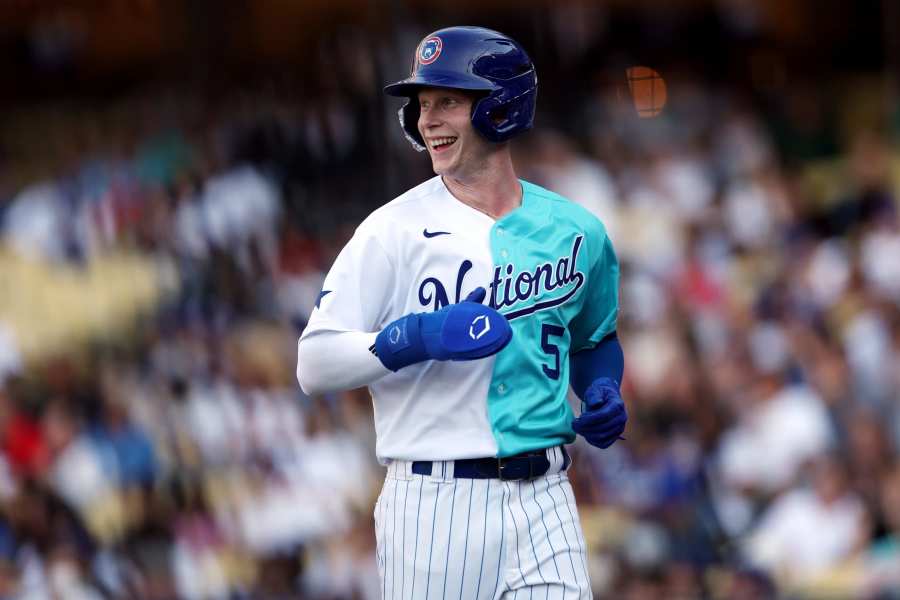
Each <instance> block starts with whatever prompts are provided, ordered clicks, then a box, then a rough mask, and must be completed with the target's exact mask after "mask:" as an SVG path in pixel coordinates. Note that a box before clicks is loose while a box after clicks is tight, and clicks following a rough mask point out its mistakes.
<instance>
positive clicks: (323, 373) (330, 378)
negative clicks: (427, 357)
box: [297, 331, 390, 395]
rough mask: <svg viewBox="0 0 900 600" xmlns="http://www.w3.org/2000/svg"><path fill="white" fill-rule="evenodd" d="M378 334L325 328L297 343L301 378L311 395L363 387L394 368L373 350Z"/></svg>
mask: <svg viewBox="0 0 900 600" xmlns="http://www.w3.org/2000/svg"><path fill="white" fill-rule="evenodd" d="M376 335H377V333H365V332H361V331H321V332H317V333H315V334H313V335H309V336H305V337H303V338H301V340H300V341H299V342H298V344H297V380H298V381H299V382H300V387H301V388H302V389H303V391H304V392H305V393H307V394H309V395H315V394H324V393H327V392H335V391H339V390H349V389H353V388H358V387H362V386H365V385H368V384H370V383H372V382H373V381H376V380H378V379H381V378H382V377H384V376H385V375H387V374H388V373H390V371H389V370H388V369H387V368H386V367H385V366H384V365H383V364H381V361H380V360H378V358H377V357H376V356H375V355H374V354H372V353H371V352H370V351H369V348H370V347H371V346H372V345H373V344H374V343H375V336H376Z"/></svg>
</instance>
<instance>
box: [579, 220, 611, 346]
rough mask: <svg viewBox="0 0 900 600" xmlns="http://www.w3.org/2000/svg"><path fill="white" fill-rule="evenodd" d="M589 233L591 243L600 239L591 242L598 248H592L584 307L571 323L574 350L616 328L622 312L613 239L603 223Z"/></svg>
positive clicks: (594, 344) (594, 341)
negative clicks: (617, 319) (619, 314)
mask: <svg viewBox="0 0 900 600" xmlns="http://www.w3.org/2000/svg"><path fill="white" fill-rule="evenodd" d="M589 235H591V237H592V238H593V239H592V240H589V242H588V243H589V244H590V242H591V241H594V240H596V241H594V244H591V245H592V246H594V247H595V251H594V252H590V260H591V264H590V270H589V271H588V276H587V277H588V281H587V288H586V290H585V293H584V296H583V300H582V305H581V310H580V312H579V313H578V314H577V315H576V316H575V318H574V319H572V322H571V323H570V324H569V332H570V334H571V336H572V345H571V350H570V352H571V353H572V354H574V353H575V352H579V351H581V350H585V349H589V348H593V347H594V346H596V345H597V343H598V342H599V341H600V340H602V339H603V338H604V337H606V336H607V335H609V334H610V333H612V332H613V331H615V330H616V318H617V316H618V312H619V261H618V259H617V258H616V253H615V250H614V249H613V245H612V242H611V241H610V239H609V236H608V235H606V231H605V229H604V228H603V227H602V225H600V227H599V231H596V230H595V231H593V232H591V233H590V234H589Z"/></svg>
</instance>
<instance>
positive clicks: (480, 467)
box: [412, 446, 571, 481]
mask: <svg viewBox="0 0 900 600" xmlns="http://www.w3.org/2000/svg"><path fill="white" fill-rule="evenodd" d="M559 448H560V450H562V455H563V470H565V469H566V467H568V466H569V463H570V462H571V461H570V459H569V453H568V452H566V449H565V447H564V446H560V447H559ZM550 450H551V449H550V448H548V449H545V450H533V451H531V452H523V453H521V454H516V455H514V456H507V457H505V458H463V459H460V460H455V461H453V476H454V477H459V478H461V479H503V480H504V481H516V480H520V479H534V478H535V477H540V476H541V475H543V474H544V473H546V472H547V471H549V470H550V459H549V458H547V452H549V451H550ZM433 464H434V463H432V462H431V461H430V460H417V461H415V462H413V464H412V472H413V473H415V474H417V475H431V474H432V473H431V470H432V465H433Z"/></svg>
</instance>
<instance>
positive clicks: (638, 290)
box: [0, 0, 900, 600]
mask: <svg viewBox="0 0 900 600" xmlns="http://www.w3.org/2000/svg"><path fill="white" fill-rule="evenodd" d="M452 24H480V25H485V26H489V27H493V28H496V29H500V30H502V31H504V32H506V33H508V34H510V35H512V36H513V37H515V38H517V39H519V40H520V41H521V42H522V43H523V44H524V45H525V46H526V47H527V48H528V49H529V50H530V52H531V54H532V57H533V59H534V61H535V63H536V65H537V70H538V74H539V79H540V91H539V94H538V102H539V114H538V117H537V120H536V124H537V128H536V130H535V131H534V132H532V133H530V134H528V135H526V136H524V137H523V138H521V139H519V140H518V141H517V142H516V143H515V149H516V160H517V164H518V167H519V169H520V173H521V175H522V176H523V177H524V178H526V179H529V180H531V181H533V182H536V183H538V184H541V185H545V186H547V187H549V188H551V189H553V190H555V191H557V192H559V193H561V194H563V195H566V196H568V197H570V198H571V199H572V200H574V201H576V202H579V203H582V204H584V205H585V206H586V207H587V208H589V209H590V210H592V211H593V212H595V213H596V214H597V215H598V216H599V217H600V218H601V219H602V220H603V221H604V222H605V223H606V224H607V226H608V229H609V231H610V234H611V237H612V239H613V242H614V244H615V247H616V249H617V251H618V254H619V258H620V261H621V263H622V281H621V305H622V311H621V320H620V324H619V331H620V338H621V340H622V342H623V346H624V348H625V352H626V364H627V369H626V370H627V373H626V380H625V383H624V396H625V398H626V401H627V404H628V407H629V412H630V421H629V424H628V431H627V434H626V437H627V441H625V442H619V443H617V444H616V445H615V446H613V447H612V448H611V449H609V450H607V451H599V450H597V449H593V448H590V447H587V446H583V445H582V444H580V443H579V444H576V445H575V446H574V447H573V454H575V466H574V468H573V471H572V478H573V481H574V484H575V488H576V492H577V496H578V499H579V503H580V510H581V515H582V519H583V522H584V527H585V535H586V539H587V542H588V545H589V547H590V556H589V563H590V569H591V573H592V577H593V584H594V586H595V592H596V595H597V597H598V598H626V599H634V600H638V599H644V598H647V599H650V598H653V599H655V598H679V599H690V598H730V599H735V598H737V599H741V598H770V597H776V596H781V597H797V598H824V597H834V598H851V597H855V598H873V599H874V598H898V597H900V461H898V452H897V450H898V445H900V220H898V208H900V204H898V202H900V200H898V192H900V154H898V136H900V103H898V74H900V73H898V69H900V4H897V3H896V2H893V1H892V0H883V1H882V2H878V1H875V0H867V1H859V2H841V1H838V0H819V1H815V2H814V1H812V0H765V1H754V0H668V1H666V2H655V1H651V0H645V1H633V0H629V1H626V0H616V1H608V2H594V1H590V0H519V1H516V2H510V1H507V0H479V1H478V2H473V1H469V0H460V1H458V2H455V3H452V4H451V3H443V2H440V3H437V2H424V1H420V0H415V1H413V0H406V1H401V0H393V1H387V0H385V1H376V0H370V1H368V2H367V1H363V0H356V1H353V0H334V1H332V2H322V1H318V0H316V1H312V0H308V1H304V2H292V1H287V0H252V1H251V0H234V1H229V2H218V1H214V0H192V1H191V2H179V1H176V0H84V1H80V2H71V1H63V0H4V1H3V2H0V73H2V75H0V76H2V80H3V88H2V89H3V92H2V94H0V235H2V243H0V598H23V599H44V598H47V599H50V598H61V599H78V600H81V599H85V600H87V599H91V600H93V599H97V598H115V599H144V598H146V599H159V600H162V599H166V600H168V599H172V598H187V599H206V598H209V599H219V598H229V599H230V598H234V599H244V598H260V599H263V598H265V599H288V598H305V599H329V600H339V599H340V600H351V599H352V600H364V599H366V600H367V599H370V598H378V597H379V593H378V590H379V587H378V584H377V572H376V566H375V565H376V563H375V558H374V533H373V523H372V508H373V504H374V499H375V497H376V495H377V493H378V491H379V488H380V485H381V480H382V479H381V478H382V470H381V468H380V467H379V466H378V465H377V463H376V462H375V460H374V452H373V431H372V417H371V402H370V399H369V397H368V395H367V393H366V392H365V391H364V390H357V391H353V392H347V393H342V394H334V395H327V396H323V397H314V398H310V397H306V396H304V395H303V394H302V392H301V391H300V389H299V387H298V385H297V383H296V381H295V379H294V367H295V360H296V349H295V343H296V338H297V336H298V335H299V332H300V331H301V330H302V328H303V326H304V323H305V320H306V319H307V317H308V315H309V313H310V311H311V309H312V307H313V305H314V303H315V301H316V298H317V295H318V292H319V290H320V286H321V282H322V278H323V276H324V273H325V272H326V271H327V269H328V267H329V265H330V263H331V261H332V260H333V258H334V256H335V255H336V252H337V251H338V250H339V249H340V248H341V246H342V245H343V243H344V242H345V241H346V240H347V239H348V237H349V236H350V235H351V234H352V231H353V229H354V227H355V226H356V224H357V223H358V222H359V221H360V220H361V219H362V218H363V217H364V216H365V215H366V214H367V213H368V212H370V211H371V210H372V209H374V208H375V207H377V206H378V205H380V204H382V203H384V202H386V201H388V200H390V199H391V198H393V197H394V196H396V195H397V194H399V193H401V192H402V191H404V190H405V189H407V188H408V187H410V186H412V185H414V184H416V183H418V182H420V181H422V180H424V179H425V178H427V177H429V176H430V175H431V171H430V169H429V162H428V159H427V157H425V156H423V155H419V154H417V153H415V152H414V151H413V150H412V149H411V147H410V146H409V144H408V143H407V142H406V141H405V139H404V138H403V137H402V135H401V132H400V128H399V126H398V124H397V119H396V110H397V108H398V101H396V100H395V99H389V98H385V97H383V96H382V94H381V91H380V90H381V87H382V85H383V84H385V83H387V82H390V81H393V80H396V79H399V78H402V77H403V76H405V75H406V73H407V72H408V70H409V67H410V64H411V56H412V51H413V49H414V47H415V45H416V43H417V42H418V41H419V40H420V39H421V38H422V37H423V36H424V35H425V34H426V33H428V32H430V31H432V30H434V29H437V28H440V27H443V26H447V25H452ZM637 65H642V66H647V67H650V68H652V69H654V70H656V71H657V72H658V73H659V74H660V75H661V76H662V77H663V78H664V81H665V86H666V88H667V92H668V94H667V103H666V106H665V108H664V110H663V111H662V113H661V114H660V115H659V116H657V117H655V118H643V119H642V118H639V116H638V113H637V111H636V110H635V107H634V105H633V104H632V102H631V97H630V95H629V87H628V85H627V83H626V81H625V73H626V69H628V68H630V67H633V66H637Z"/></svg>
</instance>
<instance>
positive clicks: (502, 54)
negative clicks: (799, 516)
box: [297, 27, 626, 600]
mask: <svg viewBox="0 0 900 600" xmlns="http://www.w3.org/2000/svg"><path fill="white" fill-rule="evenodd" d="M385 92H386V93H388V94H390V95H393V96H400V97H406V98H408V101H407V103H406V104H405V105H404V106H403V108H401V110H400V120H401V124H402V126H403V129H404V131H405V133H406V135H407V137H408V138H409V139H410V141H411V142H412V143H413V145H414V146H415V147H416V148H417V149H419V150H426V149H427V151H428V154H429V156H430V157H431V161H432V166H433V168H434V171H435V173H436V174H437V176H436V177H434V178H432V179H430V180H428V181H426V182H425V183H423V184H421V185H419V186H417V187H415V188H413V189H411V190H410V191H408V192H406V193H405V194H403V195H401V196H400V197H398V198H396V199H395V200H393V201H392V202H389V203H388V204H386V205H384V206H382V207H381V208H379V209H378V210H376V211H375V212H373V213H372V214H371V215H370V216H369V217H368V218H367V219H366V220H365V221H363V223H362V224H361V225H360V226H359V228H358V229H357V230H356V233H355V234H354V236H353V238H352V239H351V240H350V242H348V244H347V246H346V247H345V248H344V249H343V251H342V252H341V253H340V255H339V256H338V258H337V260H336V261H335V263H334V265H333V266H332V268H331V271H330V272H329V274H328V276H327V278H326V280H325V285H324V288H323V290H322V292H321V296H320V299H319V303H318V305H317V308H316V309H315V310H314V311H313V314H312V316H311V318H310V321H309V325H308V326H307V328H306V330H305V331H304V332H303V335H302V336H301V338H300V342H299V349H298V354H299V357H298V365H297V376H298V379H299V381H300V385H301V386H302V388H303V389H304V390H305V391H306V392H307V393H309V394H317V393H322V392H326V391H329V390H338V389H344V388H353V387H358V386H362V385H368V386H369V389H370V390H371V392H372V398H373V401H374V405H375V426H376V431H377V442H376V453H377V455H378V458H379V460H380V461H381V462H382V463H383V464H386V465H387V478H386V480H385V484H384V487H383V489H382V492H381V495H380V496H379V499H378V502H377V504H376V507H375V521H376V532H377V538H378V540H377V541H378V544H377V550H378V562H379V569H380V572H381V576H382V585H383V590H382V594H383V597H384V598H390V599H395V598H396V599H419V598H423V599H424V598H453V599H462V598H464V599H485V600H488V599H497V598H512V597H513V596H514V595H515V594H516V592H517V591H520V590H523V591H525V592H528V593H529V596H528V597H531V596H530V594H533V593H534V592H537V593H538V597H540V598H545V597H551V598H573V599H574V598H590V597H591V592H590V583H589V580H588V574H587V561H586V556H585V547H584V539H583V536H582V533H581V527H580V524H579V522H578V516H577V510H576V508H575V499H574V496H573V494H572V489H571V487H570V485H569V482H568V478H567V474H566V468H567V467H568V464H569V457H568V454H567V453H566V451H565V448H564V444H567V443H571V442H572V441H573V440H574V439H575V432H577V433H580V434H581V435H583V436H584V437H585V438H586V439H587V440H588V441H589V442H590V443H591V444H593V445H595V446H599V447H601V448H606V447H608V446H609V445H610V444H612V443H613V442H615V440H616V439H618V437H619V435H620V434H621V433H622V431H623V430H624V427H625V421H626V414H625V408H624V405H623V403H622V400H621V397H620V395H619V381H620V380H621V377H622V370H623V360H622V350H621V347H620V346H619V343H618V340H617V339H616V335H615V328H616V313H617V309H618V294H617V289H618V264H617V262H616V257H615V254H614V252H613V249H612V246H611V244H610V241H609V238H608V237H607V235H606V231H605V229H604V227H603V225H602V224H601V223H600V221H598V220H597V219H596V218H594V217H593V216H591V215H590V214H589V213H588V212H586V211H585V210H583V209H581V208H580V207H579V206H578V205H576V204H574V203H572V202H569V201H567V200H565V199H564V198H561V197H560V196H558V195H556V194H554V193H552V192H549V191H547V190H544V189H542V188H540V187H538V186H535V185H532V184H530V183H527V182H524V181H521V180H519V179H518V178H517V177H516V174H515V172H514V169H513V164H512V160H511V158H510V149H509V143H508V140H509V139H510V138H512V137H514V136H516V135H518V134H519V133H522V132H523V131H526V130H528V129H529V128H530V127H531V124H532V120H533V117H534V106H535V96H536V93H537V77H536V75H535V71H534V66H533V65H532V63H531V60H530V59H529V58H528V55H527V54H526V53H525V51H524V50H523V49H522V47H521V46H520V45H519V44H518V43H516V42H515V41H514V40H512V39H510V38H509V37H507V36H505V35H503V34H501V33H498V32H496V31H491V30H488V29H483V28H479V27H451V28H448V29H442V30H440V31H436V32H435V33H433V34H431V35H429V36H428V37H426V38H425V39H424V40H423V41H422V42H421V43H420V44H419V46H418V48H417V50H416V56H415V61H414V67H413V73H412V76H411V77H409V78H408V79H405V80H403V81H400V82H398V83H395V84H392V85H389V86H387V87H386V88H385ZM570 382H571V384H572V386H573V388H574V390H575V392H576V393H577V394H578V396H579V397H580V398H581V399H582V400H583V404H584V410H583V411H582V414H581V416H580V417H578V418H577V419H575V420H574V421H573V415H572V411H571V409H570V408H569V405H568V402H567V401H566V392H567V389H568V387H569V384H570Z"/></svg>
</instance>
